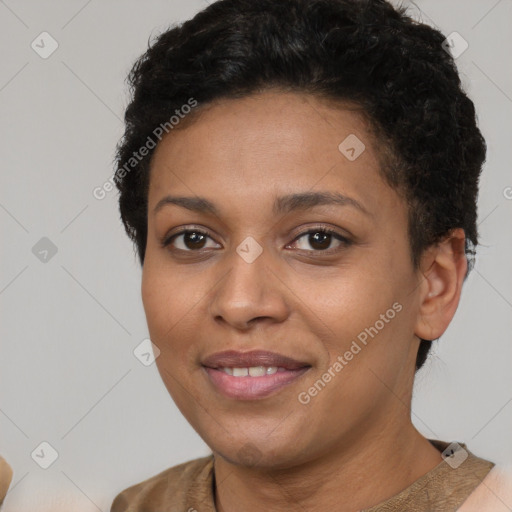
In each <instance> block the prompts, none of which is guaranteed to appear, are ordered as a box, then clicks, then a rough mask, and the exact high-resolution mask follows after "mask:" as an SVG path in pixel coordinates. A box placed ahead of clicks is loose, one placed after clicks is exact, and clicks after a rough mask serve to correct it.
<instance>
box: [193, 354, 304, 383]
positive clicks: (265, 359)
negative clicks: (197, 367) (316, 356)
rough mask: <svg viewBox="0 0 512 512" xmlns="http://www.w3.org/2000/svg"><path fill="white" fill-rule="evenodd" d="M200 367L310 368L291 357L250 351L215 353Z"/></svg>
mask: <svg viewBox="0 0 512 512" xmlns="http://www.w3.org/2000/svg"><path fill="white" fill-rule="evenodd" d="M202 365H203V366H206V367H207V368H213V369H217V368H244V367H250V366H278V367H280V368H284V369H285V370H299V369H301V368H304V367H309V366H311V365H310V364H309V363H307V362H304V361H297V360H296V359H292V358H291V357H288V356H284V355H282V354H278V353H276V352H269V351H266V350H251V351H250V352H238V351H236V350H226V351H224V352H217V353H215V354H212V355H210V356H208V357H206V358H205V359H204V360H203V361H202ZM262 378H263V377H262Z"/></svg>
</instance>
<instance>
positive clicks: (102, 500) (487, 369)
mask: <svg viewBox="0 0 512 512" xmlns="http://www.w3.org/2000/svg"><path fill="white" fill-rule="evenodd" d="M406 3H407V5H410V8H411V11H410V12H411V13H412V14H414V16H415V17H421V19H422V20H423V21H425V22H427V23H430V24H432V25H435V26H437V27H438V28H440V29H441V30H442V31H443V33H445V34H446V35H447V34H450V33H451V32H453V31H457V32H459V33H460V34H461V35H462V36H463V38H464V39H465V40H467V41H468V43H469V48H468V49H467V51H465V52H464V53H463V54H462V55H461V56H460V57H459V58H458V59H457V63H458V66H459V69H460V72H461V75H462V80H463V82H464V84H465V87H466V90H467V91H468V93H469V94H470V96H471V97H472V99H473V100H474V101H475V104H476V107H477V111H478V116H479V121H480V126H481V129H482V131H483V133H484V136H485V137H486V139H487V142H488V148H489V150H488V160H487V163H486V166H485V169H484V173H483V177H482V181H481V193H480V199H479V222H480V226H479V229H480V233H481V244H482V245H481V247H480V248H479V256H478V258H477V263H476V267H475V270H474V271H473V272H472V274H471V275H470V277H469V279H468V280H467V282H466V283H465V285H464V291H463V298H462V302H461V304H460V307H459V310H458V312H457V314H456V317H455V319H454V321H453V322H452V324H451V326H450V328H449V329H448V331H447V332H446V334H445V335H444V336H443V337H442V338H441V342H440V343H439V344H437V345H436V348H435V352H434V355H433V356H431V358H430V359H429V361H428V363H427V364H426V367H425V368H424V369H423V370H422V371H421V372H420V373H419V374H418V376H417V382H416V387H415V397H414V402H413V420H414V423H415V424H416V425H417V427H418V428H419V429H420V431H421V432H423V433H424V434H425V435H426V436H427V437H430V438H437V439H442V440H447V441H448V440H457V441H460V442H465V443H467V444H468V447H469V448H470V449H471V450H472V451H473V452H474V453H476V454H477V455H480V456H483V457H486V458H489V459H492V460H494V461H495V462H498V463H511V462H512V439H511V432H512V403H511V402H512V372H511V362H512V358H511V356H512V344H511V343H510V333H511V331H512V315H511V309H512V272H511V265H510V254H511V253H512V230H511V227H512V226H511V224H512V223H511V219H512V199H511V198H512V188H510V187H512V175H511V172H510V163H511V161H512V158H511V157H512V155H511V147H512V145H511V143H510V142H511V141H510V133H511V114H512V99H511V98H512V75H511V71H510V69H511V68H510V65H509V63H510V53H511V51H512V34H511V31H510V28H509V27H510V25H509V23H510V20H511V19H512V1H511V0H500V1H496V0H472V1H469V0H450V1H446V2H440V1H434V0H425V1H420V0H418V2H416V3H415V4H413V3H412V2H410V3H409V2H406ZM205 6H206V2H205V1H204V0H180V1H178V0H172V1H171V0H168V1H163V0H150V1H144V2H142V1H133V0H131V1H123V2H121V1H114V0H107V1H105V0H104V1H101V2H100V1H99V0H91V1H89V2H87V1H85V0H73V1H67V2H58V1H55V0H54V1H46V2H39V1H36V0H30V1H28V0H24V1H23V0H20V1H14V0H5V1H0V38H1V40H0V48H1V50H0V51H1V54H2V57H1V62H2V65H1V68H0V119H1V125H0V126H1V128H0V129H1V132H0V154H1V155H2V161H1V165H2V171H1V184H0V225H1V247H2V260H1V267H0V307H1V311H2V317H1V322H0V340H1V351H0V436H1V437H0V453H1V454H2V455H3V456H4V457H5V458H6V459H7V460H8V461H9V462H10V464H11V465H12V466H13V468H14V479H13V483H12V485H11V491H10V492H9V494H8V496H7V498H6V502H5V508H4V510H5V511H7V512H11V511H16V512H23V511H24V510H46V508H45V507H44V505H43V502H44V501H45V499H44V496H47V501H48V503H50V502H51V499H52V498H51V496H55V495H57V494H58V495H59V496H61V497H62V498H61V499H62V500H64V499H67V500H70V501H69V503H71V501H72V502H73V510H84V511H86V510H87V511H88V510H91V511H93V510H103V511H107V510H108V509H109V506H110V503H111V501H112V498H113V497H114V495H115V494H117V492H119V491H120V490H122V489H123V488H125V487H127V486H129V485H131V484H134V483H136V482H139V481H141V480H143V479H146V478H148V477H149V476H152V475H153V474H155V473H157V472H160V471H162V470H164V469H165V468H167V467H169V466H172V465H175V464H177V463H180V462H183V461H186V460H189V459H192V458H195V457H198V456H203V455H206V454H207V453H208V448H207V446H206V445H205V444H204V443H203V442H202V440H201V439H200V438H199V437H198V435H197V434H196V433H195V432H194V431H193V430H192V428H191V427H190V426H189V425H188V423H187V422H186V421H185V420H184V419H183V418H182V416H181V414H180V413H179V411H178V410H177V408H176V407H175V406H174V404H173V402H172V400H171V398H170V397H169V396H168V394H167V391H166V390H165V388H164V386H163V384H162V383H161V381H160V377H159V375H158V373H157V370H156V367H155V365H154V364H153V365H151V366H144V365H143V364H142V363H141V362H140V361H139V360H138V359H137V358H136V357H135V356H134V354H133V350H134V349H135V347H137V346H138V345H139V343H141V341H142V340H143V339H145V338H146V337H147V335H148V333H147V328H146V323H145V317H144V313H143V309H142V303H141V300H140V276H141V271H140V268H139V264H138V262H137V260H136V258H135V255H134V252H133V249H132V246H131V243H130V242H129V240H128V238H127V237H126V235H125V234H124V231H123V228H122V226H121V223H120V221H119V215H118V210H117V204H116V201H117V192H111V193H110V194H108V195H107V197H106V198H105V199H103V200H101V201H100V200H97V199H95V198H94V197H93V194H92V190H93V189H94V187H96V186H101V184H102V183H103V182H104V181H105V180H107V179H108V178H109V177H110V176H111V174H112V172H113V170H114V168H113V156H114V147H115V144H116V142H117V140H118V139H119V137H120V136H121V134H122V131H123V125H122V121H121V119H122V116H123V109H124V107H125V106H126V104H127V91H126V88H125V85H124V78H125V76H126V74H127V72H128V70H129V69H130V67H131V64H132V62H133V61H134V59H135V58H136V57H138V56H139V55H140V54H141V53H142V52H143V51H144V50H145V49H146V46H147V41H148V38H149V37H150V36H151V35H156V34H158V33H159V32H160V31H162V30H164V29H165V28H166V27H167V26H168V25H169V24H171V23H173V22H177V21H180V20H184V19H187V18H189V17H190V16H192V15H193V14H194V13H195V12H197V11H198V10H200V9H202V8H204V7H205ZM43 31H47V32H49V33H50V34H51V35H52V37H53V38H55V40H56V41H57V42H58V44H59V47H58V49H57V50H56V51H55V52H54V53H53V54H52V55H51V56H50V57H49V58H47V59H43V58H41V57H40V56H39V55H38V54H37V53H36V52H35V51H34V50H33V49H32V48H31V42H32V41H33V40H34V39H36V37H37V36H38V35H39V34H40V33H41V32H43ZM36 42H37V40H36ZM42 237H47V238H48V239H50V240H51V242H52V243H53V244H54V245H55V246H56V248H57V253H56V254H55V255H53V256H51V252H50V253H48V255H47V261H46V262H44V261H41V260H40V258H41V257H43V256H42V254H43V253H41V254H39V255H38V256H39V257H37V256H36V254H34V253H33V247H34V246H35V245H36V244H37V243H38V242H39V241H40V239H41V238H42ZM40 243H43V244H44V242H40ZM37 247H39V246H37ZM43 249H44V247H43ZM39 250H41V249H40V248H39ZM35 252H37V251H35ZM43 441H46V442H48V443H50V444H51V445H52V446H53V447H54V449H55V450H56V451H57V452H58V458H57V460H56V461H55V462H54V463H53V464H52V465H51V466H50V467H49V468H48V469H46V470H45V469H42V468H41V467H40V466H39V465H38V464H36V462H35V461H34V460H33V458H32V457H31V453H32V452H33V451H34V449H36V448H37V447H38V446H39V445H40V443H41V442H43ZM43 452H44V450H43ZM40 455H41V453H40ZM48 456H49V452H48V450H46V452H44V456H42V455H41V457H40V459H41V460H42V459H44V457H48ZM35 503H37V504H38V505H34V504H35ZM48 507H49V508H48V510H49V509H52V510H58V508H57V506H56V505H52V506H50V505H48ZM68 510H69V508H68Z"/></svg>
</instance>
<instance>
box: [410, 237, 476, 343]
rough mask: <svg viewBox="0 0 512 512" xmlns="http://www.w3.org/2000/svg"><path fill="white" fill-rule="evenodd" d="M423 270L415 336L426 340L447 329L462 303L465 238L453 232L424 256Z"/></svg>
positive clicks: (464, 274) (465, 264)
mask: <svg viewBox="0 0 512 512" xmlns="http://www.w3.org/2000/svg"><path fill="white" fill-rule="evenodd" d="M420 271H421V273H422V280H423V282H422V284H421V286H420V297H419V299H420V309H419V312H418V319H417V322H416V328H415V335H416V336H417V337H418V338H421V339H424V340H435V339H437V338H439V337H440V336H441V335H442V334H443V333H444V331H445V330H446V329H447V328H448V325H449V324H450V322H451V320H452V318H453V316H454V314H455V311H456V310H457V306H458V304H459V300H460V294H461V291H462V284H463V282H464V278H465V276H466V271H467V259H466V255H465V235H464V230H463V229H461V228H457V229H454V230H452V231H451V232H450V234H449V235H448V236H447V237H446V238H444V239H443V240H442V241H440V242H439V243H437V244H436V245H434V246H432V247H430V248H429V249H427V250H426V251H425V253H424V255H423V258H422V263H421V268H420Z"/></svg>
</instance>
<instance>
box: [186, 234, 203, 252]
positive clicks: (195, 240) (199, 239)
mask: <svg viewBox="0 0 512 512" xmlns="http://www.w3.org/2000/svg"><path fill="white" fill-rule="evenodd" d="M204 238H205V236H204V235H203V234H201V233H196V232H195V231H193V232H191V233H186V234H185V245H186V246H187V247H188V248H189V249H190V248H191V247H189V245H188V243H187V242H192V248H196V249H197V248H198V247H199V248H201V247H202V246H203V245H201V244H204Z"/></svg>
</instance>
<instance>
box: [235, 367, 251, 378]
mask: <svg viewBox="0 0 512 512" xmlns="http://www.w3.org/2000/svg"><path fill="white" fill-rule="evenodd" d="M247 375H249V370H248V369H247V368H233V377H247Z"/></svg>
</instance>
